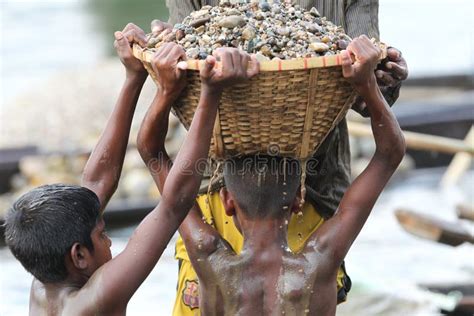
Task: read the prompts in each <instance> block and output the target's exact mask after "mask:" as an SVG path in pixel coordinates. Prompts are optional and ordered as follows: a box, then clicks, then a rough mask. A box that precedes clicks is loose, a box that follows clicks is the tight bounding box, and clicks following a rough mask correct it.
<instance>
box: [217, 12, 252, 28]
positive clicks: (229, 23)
mask: <svg viewBox="0 0 474 316" xmlns="http://www.w3.org/2000/svg"><path fill="white" fill-rule="evenodd" d="M245 24H246V22H245V18H244V17H243V16H241V15H230V16H227V17H225V18H222V19H221V20H220V21H219V22H218V25H219V26H220V27H226V28H228V29H233V28H234V27H236V26H244V25H245Z"/></svg>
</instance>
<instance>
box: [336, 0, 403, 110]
mask: <svg viewBox="0 0 474 316" xmlns="http://www.w3.org/2000/svg"><path fill="white" fill-rule="evenodd" d="M344 11H345V14H344V17H345V19H344V27H345V30H346V32H347V34H348V35H349V36H351V37H353V38H355V37H358V36H360V35H363V34H365V35H367V36H368V37H369V38H375V39H377V40H379V39H380V33H379V14H378V13H379V1H378V0H348V1H347V2H346V5H345V8H344ZM376 76H377V82H378V84H379V88H380V90H381V91H382V94H383V96H384V98H385V100H386V101H387V103H388V104H389V105H390V106H392V105H393V104H394V103H395V101H396V100H397V99H398V97H399V94H400V88H401V85H402V81H403V80H405V79H406V78H407V77H408V67H407V63H406V61H405V59H404V58H403V56H402V53H401V52H400V51H399V50H398V49H396V48H394V47H389V48H388V50H387V59H386V60H385V61H384V62H383V63H381V64H380V65H379V66H378V67H377V70H376ZM353 109H354V110H356V111H357V112H359V113H360V114H361V115H363V116H368V115H369V113H368V109H367V106H366V104H365V103H364V100H363V99H362V97H359V98H358V100H357V102H356V104H355V105H354V106H353Z"/></svg>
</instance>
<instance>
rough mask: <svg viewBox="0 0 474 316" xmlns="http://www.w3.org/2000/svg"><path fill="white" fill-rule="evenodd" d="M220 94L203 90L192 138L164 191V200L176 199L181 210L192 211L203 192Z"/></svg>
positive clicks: (184, 148)
mask: <svg viewBox="0 0 474 316" xmlns="http://www.w3.org/2000/svg"><path fill="white" fill-rule="evenodd" d="M219 99H220V94H214V93H213V92H210V91H208V90H207V89H205V88H203V89H202V90H201V98H200V101H199V105H198V107H197V109H196V112H195V113H194V117H193V121H192V123H191V127H190V129H189V132H188V135H187V137H186V139H185V141H184V143H183V145H182V146H181V149H180V151H179V153H178V156H177V157H176V160H175V163H174V165H173V167H172V168H171V170H170V173H169V177H168V180H167V181H166V184H165V186H164V188H163V193H162V196H163V199H168V198H169V199H174V200H175V202H176V203H178V204H179V205H178V207H177V209H179V210H181V209H183V212H184V211H186V212H187V211H188V210H189V208H190V207H191V206H192V204H193V203H194V199H195V197H196V194H197V192H198V190H199V185H200V183H201V179H202V174H203V172H204V164H203V163H202V162H204V161H205V160H206V159H207V156H208V153H209V143H210V139H211V135H212V130H213V127H214V122H215V118H216V113H217V106H218V103H219Z"/></svg>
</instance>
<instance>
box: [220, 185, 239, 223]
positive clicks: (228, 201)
mask: <svg viewBox="0 0 474 316" xmlns="http://www.w3.org/2000/svg"><path fill="white" fill-rule="evenodd" d="M219 195H220V197H221V200H222V203H223V204H224V209H225V213H226V214H227V216H234V215H235V202H234V198H233V197H232V194H231V193H230V192H229V191H227V189H226V188H222V189H221V190H220V191H219Z"/></svg>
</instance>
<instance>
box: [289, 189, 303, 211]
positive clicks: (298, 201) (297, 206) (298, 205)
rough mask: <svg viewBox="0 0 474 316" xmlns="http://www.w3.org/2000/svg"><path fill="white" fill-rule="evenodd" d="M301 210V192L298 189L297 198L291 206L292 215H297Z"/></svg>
mask: <svg viewBox="0 0 474 316" xmlns="http://www.w3.org/2000/svg"><path fill="white" fill-rule="evenodd" d="M300 210H301V190H300V189H299V188H298V190H297V191H296V195H295V198H294V200H293V203H292V204H291V213H295V214H297V213H298V212H299V211H300Z"/></svg>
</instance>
